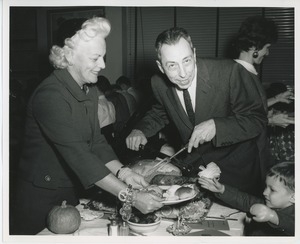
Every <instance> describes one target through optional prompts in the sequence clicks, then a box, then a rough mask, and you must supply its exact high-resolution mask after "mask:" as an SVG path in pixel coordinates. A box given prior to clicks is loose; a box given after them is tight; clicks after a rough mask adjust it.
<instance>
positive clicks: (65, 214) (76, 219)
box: [47, 201, 81, 234]
mask: <svg viewBox="0 0 300 244" xmlns="http://www.w3.org/2000/svg"><path fill="white" fill-rule="evenodd" d="M80 223H81V216H80V213H79V211H78V209H77V208H75V207H74V206H72V205H67V201H63V202H62V204H61V206H54V207H53V208H52V209H51V210H50V212H49V214H48V216H47V227H48V229H49V230H50V231H51V232H53V233H55V234H71V233H74V232H75V231H76V230H78V228H79V226H80Z"/></svg>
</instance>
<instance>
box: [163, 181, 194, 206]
mask: <svg viewBox="0 0 300 244" xmlns="http://www.w3.org/2000/svg"><path fill="white" fill-rule="evenodd" d="M170 187H171V186H165V185H163V186H159V188H161V189H163V190H167V189H169V188H170ZM196 196H197V193H195V194H194V195H192V196H190V197H187V198H184V199H177V200H165V201H162V202H161V203H163V204H164V205H173V204H177V203H181V202H185V201H188V200H191V199H193V198H194V197H196Z"/></svg>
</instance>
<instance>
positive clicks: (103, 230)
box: [38, 203, 246, 236]
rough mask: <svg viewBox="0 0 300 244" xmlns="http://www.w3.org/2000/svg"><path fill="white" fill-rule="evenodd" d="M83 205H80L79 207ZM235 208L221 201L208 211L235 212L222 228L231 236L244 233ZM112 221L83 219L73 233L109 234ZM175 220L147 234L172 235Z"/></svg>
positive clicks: (45, 232)
mask: <svg viewBox="0 0 300 244" xmlns="http://www.w3.org/2000/svg"><path fill="white" fill-rule="evenodd" d="M80 207H82V206H80V205H78V208H80ZM236 212H237V210H236V209H233V208H229V207H226V206H224V205H222V204H220V203H213V204H212V206H211V208H210V211H209V213H208V215H207V216H208V217H220V216H221V215H225V216H226V215H229V214H231V213H235V214H234V215H232V216H230V218H235V219H237V220H227V221H228V225H229V228H230V230H220V231H221V233H224V234H225V235H230V236H243V233H244V218H245V215H246V214H245V213H243V212H238V213H236ZM206 220H213V218H206ZM109 223H110V221H109V220H108V219H105V218H98V219H94V220H91V221H85V220H82V222H81V225H80V227H79V229H78V230H77V231H76V232H75V233H73V234H71V235H75V236H76V235H77V236H107V235H108V227H107V226H108V224H109ZM173 223H174V221H173V220H164V219H163V220H162V221H161V224H160V226H159V228H158V229H157V230H156V231H155V232H152V233H146V234H144V235H146V236H172V234H170V233H168V232H167V231H166V228H167V227H168V226H170V225H171V224H173ZM198 231H200V229H193V230H192V231H191V232H190V233H194V232H198ZM38 235H55V234H53V233H52V232H50V231H49V230H48V229H44V230H43V231H41V232H40V233H39V234H38Z"/></svg>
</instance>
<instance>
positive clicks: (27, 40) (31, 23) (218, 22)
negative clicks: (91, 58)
mask: <svg viewBox="0 0 300 244" xmlns="http://www.w3.org/2000/svg"><path fill="white" fill-rule="evenodd" d="M97 8H99V7H95V9H97ZM104 8H105V16H106V17H107V18H108V19H109V20H110V21H111V24H112V31H111V34H110V35H109V37H108V38H107V56H106V69H105V70H103V71H102V75H105V76H106V77H107V78H108V79H109V80H110V81H111V83H115V81H116V79H117V78H118V77H119V76H121V75H126V76H128V77H130V79H131V80H132V83H133V84H134V85H139V84H140V83H141V82H142V81H145V80H146V81H148V80H149V78H150V77H151V76H152V75H153V73H154V72H157V71H158V70H157V67H156V64H155V59H156V53H155V50H154V42H155V39H156V37H157V35H158V34H159V33H160V32H161V31H162V30H165V29H167V28H170V27H172V26H180V27H184V28H185V29H187V30H188V31H189V33H190V35H191V36H192V40H193V43H194V45H195V47H196V50H197V56H198V57H199V56H202V57H227V58H228V57H230V53H229V52H228V47H229V45H230V40H231V38H232V37H233V35H234V34H235V33H236V32H237V31H238V28H239V26H240V24H241V22H242V21H243V20H244V19H245V18H246V17H248V16H251V15H264V16H266V17H269V18H273V19H274V20H275V21H276V23H277V24H278V27H279V39H278V42H277V43H276V44H275V45H273V46H272V48H271V52H270V55H269V57H268V58H267V59H265V60H264V62H263V64H262V65H261V67H257V68H258V70H259V73H260V76H261V79H262V81H263V82H264V83H266V84H268V83H271V82H285V83H288V84H293V83H294V9H293V8H253V7H251V8H246V7H227V8H217V7H107V6H106V7H104ZM63 10H66V8H62V7H60V8H57V7H56V8H53V7H51V8H50V7H11V18H10V20H11V21H10V31H11V32H10V45H11V46H10V70H11V76H10V80H15V79H17V80H18V81H19V82H21V83H23V84H25V85H26V86H27V88H26V90H28V91H29V93H30V91H31V90H32V89H33V88H34V87H35V86H36V85H37V84H38V83H39V82H40V81H41V80H42V79H43V78H45V77H46V76H47V75H49V73H50V72H51V71H52V67H51V66H50V64H49V62H48V55H49V49H50V45H49V31H50V30H49V23H48V19H49V12H51V11H63Z"/></svg>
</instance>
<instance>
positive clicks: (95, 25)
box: [49, 17, 111, 69]
mask: <svg viewBox="0 0 300 244" xmlns="http://www.w3.org/2000/svg"><path fill="white" fill-rule="evenodd" d="M110 30H111V25H110V22H109V21H108V20H107V19H105V18H101V17H93V18H91V19H88V20H86V21H85V22H84V23H83V24H82V26H81V29H80V30H78V31H77V32H76V34H75V35H74V36H72V37H70V38H66V39H65V45H64V46H63V47H59V46H57V45H54V46H53V47H52V48H51V50H50V55H49V60H50V63H51V64H52V65H53V67H54V68H55V69H65V68H67V67H68V66H69V65H70V64H69V63H68V61H67V59H66V57H65V55H66V53H68V52H72V49H73V48H74V47H75V46H76V45H77V43H78V41H86V42H88V41H90V40H91V39H93V38H94V37H96V36H98V35H100V36H102V37H103V38H106V37H107V36H108V35H109V33H110Z"/></svg>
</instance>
